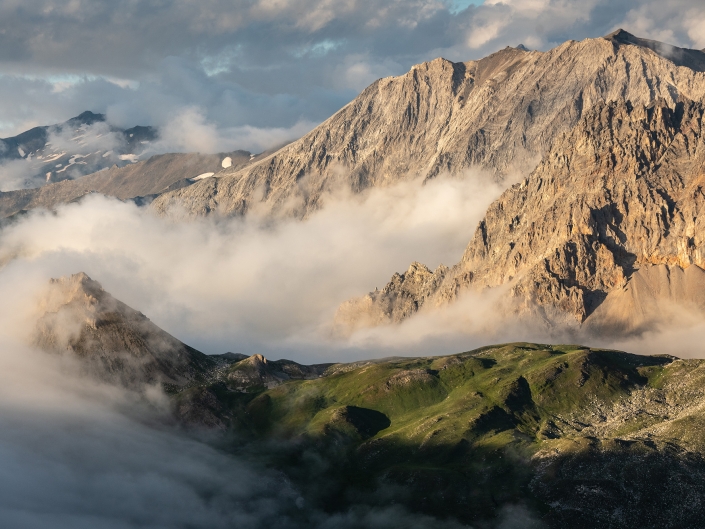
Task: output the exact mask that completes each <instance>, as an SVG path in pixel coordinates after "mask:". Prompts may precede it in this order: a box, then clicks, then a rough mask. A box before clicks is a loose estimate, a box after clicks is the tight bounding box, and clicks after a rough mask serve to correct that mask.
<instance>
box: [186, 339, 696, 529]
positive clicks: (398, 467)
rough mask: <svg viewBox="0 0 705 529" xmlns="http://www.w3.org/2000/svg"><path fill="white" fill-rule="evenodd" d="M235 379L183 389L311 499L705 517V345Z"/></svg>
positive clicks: (323, 504) (584, 515) (592, 516)
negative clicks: (245, 382)
mask: <svg viewBox="0 0 705 529" xmlns="http://www.w3.org/2000/svg"><path fill="white" fill-rule="evenodd" d="M264 362H265V359H263V358H262V357H260V356H259V355H257V356H256V357H251V358H250V359H245V360H242V361H240V362H239V363H235V364H233V365H232V366H231V367H230V368H228V369H229V370H231V372H232V370H237V369H238V365H239V364H241V365H246V366H247V369H251V368H252V366H253V365H254V364H257V365H261V364H262V363H264ZM238 384H239V381H237V380H236V379H227V378H225V379H220V380H219V381H218V382H214V383H211V384H205V385H200V386H191V387H189V388H186V389H184V390H183V391H181V392H180V393H178V394H177V395H176V396H175V398H176V399H177V402H178V403H179V404H178V407H179V409H184V408H185V409H188V410H189V411H193V409H194V408H199V407H200V408H201V409H203V410H208V411H209V412H210V413H212V414H213V415H215V416H216V417H217V418H218V419H220V420H221V421H222V423H221V424H220V426H221V427H223V424H225V425H227V426H228V428H229V430H228V431H230V432H233V433H235V434H237V435H238V436H239V439H240V442H239V444H238V446H237V448H235V450H236V451H237V453H238V454H240V455H241V456H242V455H243V454H247V456H248V457H252V458H256V459H258V460H264V461H269V462H270V463H269V464H270V465H273V466H274V467H275V468H277V469H279V470H281V471H282V472H284V473H285V475H287V476H288V477H289V479H291V480H292V483H293V484H294V485H296V486H297V488H298V489H299V490H300V491H301V493H302V495H303V497H304V498H305V500H306V505H307V508H321V509H326V510H327V511H328V512H337V511H340V512H345V511H347V510H348V509H349V508H351V507H352V506H353V505H357V506H358V507H359V505H360V504H365V505H368V506H379V505H388V504H390V503H391V504H400V505H404V506H406V507H407V508H409V509H411V510H412V511H415V512H418V513H425V514H431V515H433V516H436V517H438V518H442V519H446V518H450V519H457V520H460V521H461V522H463V523H467V524H471V525H472V526H473V527H485V526H488V527H490V526H491V527H494V526H496V525H492V523H493V522H492V520H495V522H494V523H497V522H496V518H497V517H498V516H499V515H501V513H502V512H503V509H505V508H506V507H507V506H516V505H522V506H524V508H525V509H526V510H528V516H529V517H530V518H531V519H533V522H532V521H531V519H527V514H526V513H524V514H523V515H522V519H521V520H522V521H521V525H517V526H521V527H530V526H531V527H549V528H551V527H556V528H559V527H561V528H562V527H571V528H578V529H580V528H594V527H612V528H615V529H618V528H634V527H639V528H642V527H648V528H665V527H672V528H676V527H700V526H701V520H702V515H703V514H704V513H705V506H703V504H702V502H701V501H700V500H699V498H700V497H701V496H702V494H703V493H705V458H704V456H705V444H704V443H703V439H702V436H701V435H700V433H699V432H700V430H701V428H702V425H703V424H705V415H703V402H705V363H704V362H703V361H702V360H680V359H677V358H674V357H670V356H656V357H645V356H638V355H630V354H627V353H622V352H618V351H608V350H598V349H591V348H588V347H582V346H576V345H572V346H568V345H566V346H550V345H537V344H526V343H522V344H506V345H496V346H489V347H484V348H481V349H478V350H475V351H470V352H467V353H462V354H457V355H450V356H442V357H427V358H397V359H391V360H380V361H371V362H359V363H356V364H351V365H346V364H334V365H330V366H328V367H326V369H325V370H323V371H322V373H321V376H318V377H314V378H311V379H309V380H305V379H299V380H288V381H284V382H282V383H280V384H279V385H276V386H275V387H271V388H266V387H265V386H263V385H261V384H259V385H257V386H256V387H252V388H250V389H249V390H247V391H243V390H242V389H241V388H240V387H238ZM204 395H208V396H209V397H210V399H204ZM197 416H198V415H197V414H191V415H190V416H189V417H188V418H190V419H193V418H194V417H197ZM531 523H535V525H531Z"/></svg>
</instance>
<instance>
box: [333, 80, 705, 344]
mask: <svg viewBox="0 0 705 529" xmlns="http://www.w3.org/2000/svg"><path fill="white" fill-rule="evenodd" d="M691 73H693V74H694V75H695V74H696V72H691ZM697 75H699V74H697ZM704 111H705V109H704V107H703V105H702V104H701V103H699V102H694V101H691V100H689V99H687V98H685V97H681V98H680V99H679V100H678V101H677V102H669V101H667V100H665V99H660V100H658V101H655V102H653V103H651V104H648V105H643V104H638V103H635V102H633V101H629V100H625V99H623V98H620V99H618V100H617V101H611V102H602V103H599V104H597V105H595V106H594V107H593V108H592V109H591V110H589V111H587V112H585V114H584V116H583V117H582V118H581V119H580V120H579V121H578V123H577V125H576V126H575V127H574V128H573V129H572V130H571V131H570V132H568V133H566V134H564V135H562V136H561V137H560V138H558V139H556V141H555V142H554V143H553V145H552V147H551V148H550V150H549V151H548V153H547V154H546V155H545V156H544V157H543V159H542V161H541V162H540V163H539V165H538V167H537V168H536V169H535V170H534V171H533V172H532V173H531V174H530V175H529V176H528V177H527V178H525V179H524V180H522V181H521V182H519V183H516V184H514V185H512V186H511V188H509V189H508V190H506V191H505V192H504V194H503V195H502V196H501V197H500V198H499V199H498V200H496V201H495V202H494V203H493V204H492V205H491V206H490V208H489V209H488V211H487V213H486V215H485V218H484V219H483V220H482V221H481V222H480V224H479V226H478V227H477V229H476V231H475V234H474V236H473V238H472V240H471V241H470V243H469V244H468V246H467V248H466V250H465V252H464V254H463V256H462V259H461V260H460V262H459V263H457V264H456V265H455V266H453V267H452V268H450V269H447V268H445V267H440V268H439V269H438V270H436V271H435V272H433V273H431V272H430V271H429V270H427V269H426V270H424V269H423V268H420V265H412V267H411V268H410V269H409V270H408V271H407V272H406V273H405V274H402V275H399V277H396V276H395V278H393V279H392V281H391V282H390V283H389V284H388V285H387V286H386V287H385V288H384V289H383V290H382V291H379V292H372V293H370V294H369V295H367V296H365V297H362V298H359V299H357V300H352V301H350V302H348V303H346V304H345V305H344V306H343V307H341V310H340V311H339V317H338V318H339V320H340V321H343V322H349V323H350V324H352V325H355V324H358V325H359V323H358V322H361V321H363V320H365V319H366V321H368V322H371V323H375V322H380V323H384V322H391V321H399V320H401V319H404V318H406V317H408V316H409V315H411V314H413V313H414V312H416V311H418V310H419V309H420V308H421V307H426V308H432V307H437V306H439V305H443V304H446V303H448V302H452V301H454V300H455V299H457V297H458V296H459V295H460V294H462V293H463V292H465V291H467V290H473V289H474V290H476V291H479V290H483V289H486V288H487V287H498V286H502V285H504V286H506V287H507V296H505V298H506V299H508V301H507V303H508V304H509V309H508V310H510V311H513V312H518V313H532V314H534V315H536V316H538V317H539V319H540V320H542V321H545V322H549V323H561V324H569V325H578V324H583V325H585V326H587V327H591V328H593V329H595V330H597V329H599V328H601V327H605V326H608V327H609V328H610V329H611V330H614V331H620V332H621V331H626V332H631V331H638V330H640V329H643V328H645V327H646V326H648V325H649V322H650V321H651V320H652V319H653V318H655V317H661V316H663V313H664V312H667V311H664V310H663V303H661V305H658V306H659V307H661V308H660V309H659V310H655V308H654V307H656V306H657V303H658V302H659V300H661V301H663V302H667V303H670V304H675V305H682V310H686V311H689V312H690V311H693V310H696V311H697V310H702V309H703V308H705V307H704V306H703V302H702V301H701V300H702V299H703V296H702V293H703V284H704V283H703V278H702V276H703V275H705V274H704V273H703V270H702V269H703V267H705V253H704V245H705V241H704V240H703V236H702V233H703V221H702V216H701V213H702V210H703V207H704V204H705V194H704V193H703V190H702V187H703V183H705V181H704V180H703V175H702V170H701V168H702V166H703V162H705V158H704V156H705V154H704V153H705V144H704V141H703V136H704V134H703V133H704V131H703V128H702V116H703V112H704ZM654 267H658V270H660V271H658V270H655V269H653V268H654ZM419 270H421V271H422V272H423V273H420V272H419ZM684 273H685V275H684ZM624 289H626V290H627V292H628V294H624V293H623V290H624ZM603 305H604V306H603ZM505 309H506V307H505ZM677 312H678V310H675V309H674V311H673V316H674V317H677V314H676V313H677ZM608 314H609V316H608Z"/></svg>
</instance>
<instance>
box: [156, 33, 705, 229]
mask: <svg viewBox="0 0 705 529" xmlns="http://www.w3.org/2000/svg"><path fill="white" fill-rule="evenodd" d="M703 64H705V54H704V53H702V52H700V51H697V50H683V49H680V48H675V47H672V46H667V45H662V44H660V43H655V42H653V41H647V40H644V39H639V38H637V37H634V36H633V35H630V34H628V33H626V32H624V31H621V30H620V31H618V32H616V33H613V34H611V35H608V36H606V37H603V38H597V39H586V40H584V41H580V42H576V41H568V42H566V43H564V44H562V45H560V46H558V47H557V48H555V49H552V50H550V51H548V52H545V53H542V52H538V51H532V52H529V51H526V50H525V49H520V48H506V49H504V50H501V51H499V52H497V53H495V54H493V55H490V56H489V57H486V58H484V59H482V60H479V61H470V62H465V63H453V62H450V61H447V60H445V59H435V60H433V61H431V62H427V63H423V64H420V65H417V66H414V67H413V68H412V69H411V71H409V72H408V73H407V74H405V75H402V76H399V77H389V78H385V79H380V80H379V81H377V82H375V83H373V84H372V85H371V86H369V87H368V88H367V89H365V90H364V91H363V92H362V93H361V94H360V96H359V97H357V98H356V99H355V100H354V101H352V102H351V103H350V104H348V105H347V106H346V107H344V108H343V109H342V110H340V111H339V112H338V113H336V114H335V115H334V116H333V117H331V118H330V119H328V120H327V121H326V122H324V123H323V124H321V125H320V126H318V127H317V128H315V129H314V130H313V131H312V132H310V133H309V134H307V135H306V136H304V137H303V138H301V139H300V140H298V141H296V142H294V143H292V144H290V145H288V146H287V147H285V148H283V149H281V150H279V151H278V152H275V153H274V154H272V155H271V156H269V157H266V158H264V159H262V160H261V161H259V162H258V163H256V164H253V165H252V166H250V167H246V168H244V169H241V170H230V171H224V172H223V173H221V175H220V178H217V179H208V180H206V181H204V182H200V183H197V184H196V185H193V186H190V187H188V188H185V189H179V190H175V191H172V192H170V193H165V194H163V195H161V196H160V197H159V198H158V199H157V200H155V202H154V207H155V208H156V209H157V211H159V212H160V213H163V214H164V213H167V212H168V211H170V210H171V209H172V208H177V209H178V210H179V211H180V212H182V213H183V212H184V211H185V212H186V214H190V215H206V214H210V213H218V214H222V215H232V214H241V213H244V212H246V211H248V210H249V209H251V208H252V207H253V206H255V205H256V206H257V207H258V209H260V210H262V209H263V210H265V211H271V212H274V213H276V214H291V215H294V216H298V217H304V216H306V215H308V214H309V213H310V212H312V211H313V210H315V209H316V208H317V207H319V206H320V202H321V198H322V196H323V194H324V193H325V192H326V191H327V190H331V189H337V188H340V187H344V188H348V189H350V190H352V191H354V192H358V191H362V190H364V189H366V188H369V187H374V186H384V185H388V184H392V183H395V182H398V181H400V180H404V179H411V178H422V179H426V178H433V177H434V176H436V175H438V174H440V173H444V172H448V173H451V174H456V175H457V174H462V173H463V172H464V171H466V170H468V169H469V168H473V167H479V168H483V169H484V170H486V171H487V173H488V174H490V175H493V176H494V178H499V179H501V178H502V176H503V175H505V174H507V173H511V172H513V171H524V170H525V171H526V172H529V171H530V169H532V168H533V167H534V166H535V165H536V163H538V161H539V160H540V158H541V156H542V155H544V154H545V153H546V152H547V151H548V150H549V149H550V147H551V146H552V145H553V144H554V142H555V140H556V139H558V138H560V137H561V135H562V134H564V133H567V132H569V131H570V130H571V129H572V128H573V127H574V126H575V125H576V124H577V123H578V122H579V121H580V119H581V118H582V117H583V116H584V115H585V114H586V113H587V112H589V111H590V110H591V109H593V108H594V107H595V106H596V105H599V104H601V103H603V102H605V101H615V100H618V99H624V100H628V101H631V102H632V104H633V105H634V106H642V105H648V104H650V103H652V102H654V101H655V100H657V99H663V100H665V101H666V102H667V104H668V105H669V106H673V105H675V103H676V101H677V100H678V98H679V97H680V96H684V97H686V98H689V99H692V100H699V99H700V98H701V97H702V96H703V95H704V94H705V74H704V73H703V70H704V68H703Z"/></svg>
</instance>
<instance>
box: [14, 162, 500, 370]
mask: <svg viewBox="0 0 705 529" xmlns="http://www.w3.org/2000/svg"><path fill="white" fill-rule="evenodd" d="M500 192H501V186H500V185H498V184H496V183H494V182H493V181H492V180H491V179H490V178H489V177H488V176H487V175H484V174H482V173H472V174H469V175H467V177H466V178H462V179H461V178H449V177H447V178H439V179H437V180H434V181H430V182H428V183H426V184H425V185H424V184H423V183H422V182H419V181H411V182H406V183H402V184H398V185H395V186H390V187H387V188H383V189H372V190H369V191H368V192H365V193H362V194H360V195H346V194H341V195H336V196H333V195H330V196H328V197H325V199H324V203H325V206H324V207H323V209H322V210H321V211H319V212H317V213H315V214H314V215H312V216H311V217H310V218H309V219H307V220H305V221H298V220H280V221H278V222H275V223H274V224H272V223H271V221H270V220H267V219H262V218H259V217H258V216H257V215H255V214H253V215H250V216H248V217H246V218H237V219H227V220H224V219H216V218H206V219H199V220H195V221H178V220H177V221H174V220H170V219H164V218H160V217H157V216H155V215H154V214H153V213H152V211H151V210H149V209H140V208H137V207H136V206H134V205H133V204H129V203H122V202H120V201H117V200H114V199H108V198H104V197H100V196H91V197H87V198H86V199H85V200H83V201H82V202H81V203H80V204H70V205H66V206H62V207H60V208H59V209H58V211H57V212H56V213H55V214H53V213H48V212H42V211H35V212H32V213H30V214H29V215H28V216H27V218H25V219H23V220H22V221H20V222H18V223H17V224H15V225H13V226H10V227H8V228H6V229H5V230H4V231H3V232H2V234H1V235H0V262H5V263H6V265H5V267H4V269H3V270H2V271H0V275H3V274H8V273H15V272H17V271H19V270H21V273H22V274H26V275H34V276H35V277H36V278H37V281H39V282H42V281H48V280H49V278H51V277H59V276H64V275H68V274H72V273H76V272H79V271H83V272H86V273H87V274H88V275H89V276H91V277H92V278H93V279H95V280H97V281H99V282H101V284H102V285H103V287H104V288H105V289H106V290H107V291H108V292H110V293H111V294H113V295H114V296H115V297H117V298H118V299H120V300H121V301H123V302H125V303H127V304H128V305H130V306H132V307H133V308H136V309H137V310H140V311H142V312H143V313H144V314H146V315H147V316H148V317H150V318H151V319H152V320H153V321H154V322H155V323H156V324H157V325H159V326H160V327H162V328H163V329H165V330H166V331H167V332H170V333H172V334H174V335H175V336H176V337H177V338H179V339H180V340H182V341H184V342H185V343H188V344H189V345H191V346H193V347H196V348H198V349H200V350H202V351H204V352H206V353H223V352H226V351H233V352H242V353H246V354H252V353H254V352H261V353H264V354H265V355H269V356H274V357H281V356H289V357H291V358H292V359H294V360H299V361H314V360H321V361H323V360H326V361H333V360H350V359H353V358H357V357H360V356H367V357H369V356H378V355H379V354H385V353H386V352H388V351H380V350H379V348H376V347H374V346H371V348H370V349H369V350H365V351H356V350H354V349H356V346H353V349H351V350H348V349H350V345H349V344H347V343H337V342H335V343H334V342H333V341H331V339H330V338H329V335H330V324H331V322H332V319H333V316H334V314H335V311H336V309H337V307H338V305H339V304H340V303H341V302H343V301H345V300H346V299H348V298H350V297H352V296H356V295H360V294H362V293H365V292H367V291H369V290H370V289H374V287H375V286H379V287H381V286H383V285H384V284H386V282H387V281H388V280H389V278H390V277H391V276H392V274H393V273H394V272H396V271H403V270H405V269H406V268H407V267H408V265H409V264H410V263H411V262H412V261H415V260H418V261H421V262H424V263H426V264H427V265H428V266H431V267H435V266H437V265H439V264H441V263H446V264H452V263H455V262H457V260H458V259H459V258H460V255H461V254H462V251H463V249H464V248H465V245H466V244H467V242H468V241H469V240H470V238H471V236H472V234H473V232H474V230H475V228H476V226H477V223H478V222H479V220H480V218H481V217H482V216H483V214H484V211H485V209H486V207H487V205H488V204H489V203H490V202H491V201H492V200H493V199H494V198H495V197H497V196H498V195H499V193H500ZM365 349H367V347H365ZM336 351H337V352H336Z"/></svg>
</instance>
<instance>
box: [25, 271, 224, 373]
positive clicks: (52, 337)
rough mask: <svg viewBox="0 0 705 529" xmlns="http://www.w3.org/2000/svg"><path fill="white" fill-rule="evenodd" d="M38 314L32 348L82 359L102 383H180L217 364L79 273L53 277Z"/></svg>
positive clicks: (85, 365)
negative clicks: (105, 381) (34, 345)
mask: <svg viewBox="0 0 705 529" xmlns="http://www.w3.org/2000/svg"><path fill="white" fill-rule="evenodd" d="M39 312H40V317H39V320H38V323H37V327H36V333H35V336H34V341H35V344H36V345H37V346H39V347H40V348H42V349H45V350H48V351H53V352H56V353H68V354H71V355H74V356H76V357H78V358H80V359H81V360H82V364H83V366H84V367H85V368H86V369H87V370H88V371H90V372H91V374H93V375H97V376H98V377H100V378H103V379H106V380H110V381H115V382H120V383H122V384H125V385H128V386H132V385H136V384H144V383H155V382H161V383H170V384H176V385H184V384H186V383H188V382H191V381H193V380H197V379H199V378H201V377H203V376H204V374H205V373H207V372H208V371H209V370H212V369H213V368H214V367H215V366H216V365H217V362H216V361H215V360H214V359H211V358H209V357H208V356H206V355H204V354H203V353H200V352H198V351H196V350H195V349H193V348H191V347H189V346H187V345H185V344H183V343H182V342H180V341H179V340H177V339H176V338H174V337H173V336H171V335H170V334H168V333H166V332H165V331H163V330H162V329H160V328H159V327H157V326H156V325H155V324H154V323H152V322H151V321H150V320H149V319H148V318H147V317H146V316H145V315H144V314H142V313H141V312H139V311H136V310H134V309H132V308H130V307H128V306H127V305H125V304H124V303H122V302H120V301H118V300H117V299H115V298H114V297H113V296H111V295H110V294H108V293H107V292H106V291H105V290H103V287H102V286H101V285H100V283H98V282H97V281H94V280H92V279H91V278H90V277H89V276H88V275H86V274H85V273H83V272H80V273H78V274H74V275H72V276H69V277H62V278H59V279H52V280H51V282H50V284H49V289H48V291H47V293H46V295H45V297H44V298H43V300H42V301H41V303H40V306H39Z"/></svg>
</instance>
